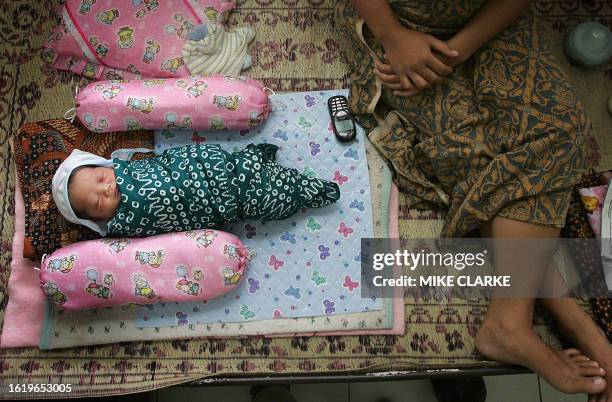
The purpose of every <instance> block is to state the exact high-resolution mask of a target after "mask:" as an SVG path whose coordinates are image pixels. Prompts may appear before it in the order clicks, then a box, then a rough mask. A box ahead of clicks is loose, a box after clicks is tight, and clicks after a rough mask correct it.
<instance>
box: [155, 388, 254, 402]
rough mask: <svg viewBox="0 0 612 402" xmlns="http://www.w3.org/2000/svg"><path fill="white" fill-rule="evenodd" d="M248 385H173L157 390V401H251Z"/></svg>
mask: <svg viewBox="0 0 612 402" xmlns="http://www.w3.org/2000/svg"><path fill="white" fill-rule="evenodd" d="M250 389H251V388H250V387H248V386H227V387H221V386H216V385H215V386H208V387H207V386H201V387H171V388H164V389H160V390H158V391H157V402H191V401H197V402H220V401H223V402H251V394H250V393H249V390H250Z"/></svg>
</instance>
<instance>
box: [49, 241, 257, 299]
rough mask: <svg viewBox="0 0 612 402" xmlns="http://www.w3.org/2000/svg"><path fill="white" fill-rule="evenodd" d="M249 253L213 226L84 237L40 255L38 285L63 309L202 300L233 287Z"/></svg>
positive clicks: (235, 285)
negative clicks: (136, 236) (135, 236)
mask: <svg viewBox="0 0 612 402" xmlns="http://www.w3.org/2000/svg"><path fill="white" fill-rule="evenodd" d="M251 257H252V256H251V255H250V254H249V252H248V250H247V249H246V248H245V247H244V246H243V245H242V242H241V241H240V239H238V238H237V237H236V236H234V235H232V234H229V233H225V232H220V231H216V230H196V231H191V232H183V233H172V234H165V235H160V236H154V237H148V238H143V239H126V238H122V239H110V238H109V239H98V240H89V241H85V242H78V243H73V244H71V245H69V246H66V247H63V248H61V249H59V250H57V251H56V252H54V253H53V254H51V255H50V256H48V257H46V258H45V259H44V261H43V264H42V267H41V274H40V281H41V283H40V286H41V289H42V290H43V292H44V293H45V295H46V296H47V297H48V298H49V300H50V301H51V302H52V303H54V304H56V305H57V306H59V307H61V308H63V309H66V310H79V309H87V308H98V307H105V306H116V305H124V304H129V303H135V304H152V303H157V302H160V301H174V302H181V301H200V300H202V301H203V300H210V299H214V298H216V297H219V296H221V295H223V294H225V293H227V292H229V291H231V290H233V289H235V288H236V287H237V285H238V284H239V283H240V280H241V278H242V276H243V275H244V272H245V270H246V267H247V264H248V261H249V259H250V258H251Z"/></svg>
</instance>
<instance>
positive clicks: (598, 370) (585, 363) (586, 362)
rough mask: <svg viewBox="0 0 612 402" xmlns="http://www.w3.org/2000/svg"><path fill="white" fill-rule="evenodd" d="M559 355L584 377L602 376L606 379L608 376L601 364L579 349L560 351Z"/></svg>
mask: <svg viewBox="0 0 612 402" xmlns="http://www.w3.org/2000/svg"><path fill="white" fill-rule="evenodd" d="M557 353H558V354H559V356H561V358H562V359H563V360H564V361H565V363H567V364H568V365H570V366H571V367H573V368H574V369H576V370H577V371H578V374H580V375H581V376H583V377H596V376H600V377H604V378H605V376H606V370H604V369H603V368H602V367H601V366H600V365H599V363H597V362H596V361H595V360H591V359H590V358H589V357H588V356H586V355H583V354H582V352H580V351H579V350H578V349H574V348H570V349H565V350H561V351H558V352H557Z"/></svg>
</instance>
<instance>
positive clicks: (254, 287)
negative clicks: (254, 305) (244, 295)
mask: <svg viewBox="0 0 612 402" xmlns="http://www.w3.org/2000/svg"><path fill="white" fill-rule="evenodd" d="M247 282H248V283H249V293H255V292H257V291H258V290H259V281H258V280H257V279H255V278H249V279H248V280H247Z"/></svg>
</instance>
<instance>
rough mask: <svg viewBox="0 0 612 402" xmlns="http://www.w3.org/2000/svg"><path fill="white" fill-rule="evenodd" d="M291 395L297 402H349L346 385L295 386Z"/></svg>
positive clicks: (292, 387)
mask: <svg viewBox="0 0 612 402" xmlns="http://www.w3.org/2000/svg"><path fill="white" fill-rule="evenodd" d="M291 394H292V395H293V396H294V397H295V399H297V401H298V402H349V399H348V385H347V384H342V383H338V384H297V385H292V386H291Z"/></svg>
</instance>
